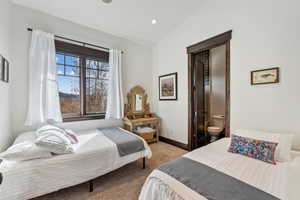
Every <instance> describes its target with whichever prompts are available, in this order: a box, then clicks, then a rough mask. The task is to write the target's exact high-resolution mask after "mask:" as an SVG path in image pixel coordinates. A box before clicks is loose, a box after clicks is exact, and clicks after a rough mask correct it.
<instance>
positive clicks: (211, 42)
mask: <svg viewBox="0 0 300 200" xmlns="http://www.w3.org/2000/svg"><path fill="white" fill-rule="evenodd" d="M231 38H232V30H230V31H227V32H225V33H222V34H220V35H217V36H214V37H212V38H209V39H207V40H204V41H202V42H199V43H197V44H194V45H191V46H189V47H187V54H188V111H189V112H188V113H189V114H188V115H189V116H188V149H189V150H193V146H192V142H193V141H192V139H193V132H194V126H193V120H194V114H193V107H194V100H193V93H192V90H193V78H192V77H193V65H194V63H193V60H194V55H195V54H197V53H199V52H202V51H205V50H209V49H212V48H215V47H218V46H221V45H226V111H225V119H226V126H225V136H226V137H229V136H230V40H231Z"/></svg>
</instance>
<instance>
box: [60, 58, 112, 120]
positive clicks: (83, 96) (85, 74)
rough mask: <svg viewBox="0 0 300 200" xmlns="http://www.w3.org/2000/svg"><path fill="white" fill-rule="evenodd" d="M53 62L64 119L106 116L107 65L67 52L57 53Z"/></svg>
mask: <svg viewBox="0 0 300 200" xmlns="http://www.w3.org/2000/svg"><path fill="white" fill-rule="evenodd" d="M56 63H57V75H58V88H59V97H60V104H61V111H62V113H63V116H64V118H68V117H77V116H85V115H99V114H105V111H106V102H107V88H108V73H109V65H108V63H107V62H103V61H100V60H97V59H94V58H87V57H81V56H76V55H70V54H66V53H57V54H56ZM82 70H84V71H82ZM81 84H83V87H81Z"/></svg>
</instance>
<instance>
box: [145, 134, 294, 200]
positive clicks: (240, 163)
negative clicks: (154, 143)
mask: <svg viewBox="0 0 300 200" xmlns="http://www.w3.org/2000/svg"><path fill="white" fill-rule="evenodd" d="M229 143H230V139H222V140H219V141H217V142H215V143H212V144H210V145H207V146H205V147H203V148H200V149H197V150H195V151H192V152H190V153H188V154H186V155H185V157H187V158H190V159H192V160H195V161H197V162H201V163H203V164H206V165H208V166H210V167H212V168H214V169H216V170H219V171H221V172H223V173H225V174H227V175H230V176H232V177H235V178H237V179H239V180H242V181H244V182H246V183H248V184H250V185H252V186H255V187H257V188H259V189H260V190H263V191H265V192H267V193H270V194H272V195H274V196H276V197H278V198H280V199H284V200H299V199H300V190H299V185H300V153H297V152H291V154H292V157H293V160H292V161H291V162H285V163H277V165H271V164H268V163H265V162H262V161H259V160H255V159H252V158H248V157H245V156H242V155H238V154H233V153H229V152H227V149H228V147H229ZM211 189H212V190H213V189H214V188H211ZM139 200H206V198H205V197H203V196H201V195H199V194H198V193H196V192H195V191H193V190H191V189H190V188H188V187H186V186H185V185H184V184H182V183H180V182H178V181H177V180H175V179H174V178H172V177H171V176H169V175H167V174H165V173H163V172H161V171H159V170H154V171H153V172H152V173H151V174H150V175H149V177H148V178H147V180H146V182H145V184H144V186H143V188H142V192H141V194H140V197H139Z"/></svg>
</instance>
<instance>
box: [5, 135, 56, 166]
mask: <svg viewBox="0 0 300 200" xmlns="http://www.w3.org/2000/svg"><path fill="white" fill-rule="evenodd" d="M35 139H36V136H35V134H34V132H26V133H23V134H21V135H19V136H18V137H17V138H16V140H15V142H14V144H13V145H12V146H11V147H9V148H8V149H7V150H6V151H5V152H3V153H1V154H0V158H2V159H3V160H10V161H25V160H32V159H40V158H49V157H51V156H52V154H51V152H50V151H47V150H45V149H43V148H40V147H38V146H37V145H36V144H35Z"/></svg>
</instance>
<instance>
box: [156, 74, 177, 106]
mask: <svg viewBox="0 0 300 200" xmlns="http://www.w3.org/2000/svg"><path fill="white" fill-rule="evenodd" d="M177 98H178V91H177V72H175V73H171V74H166V75H162V76H159V100H160V101H176V100H177Z"/></svg>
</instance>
